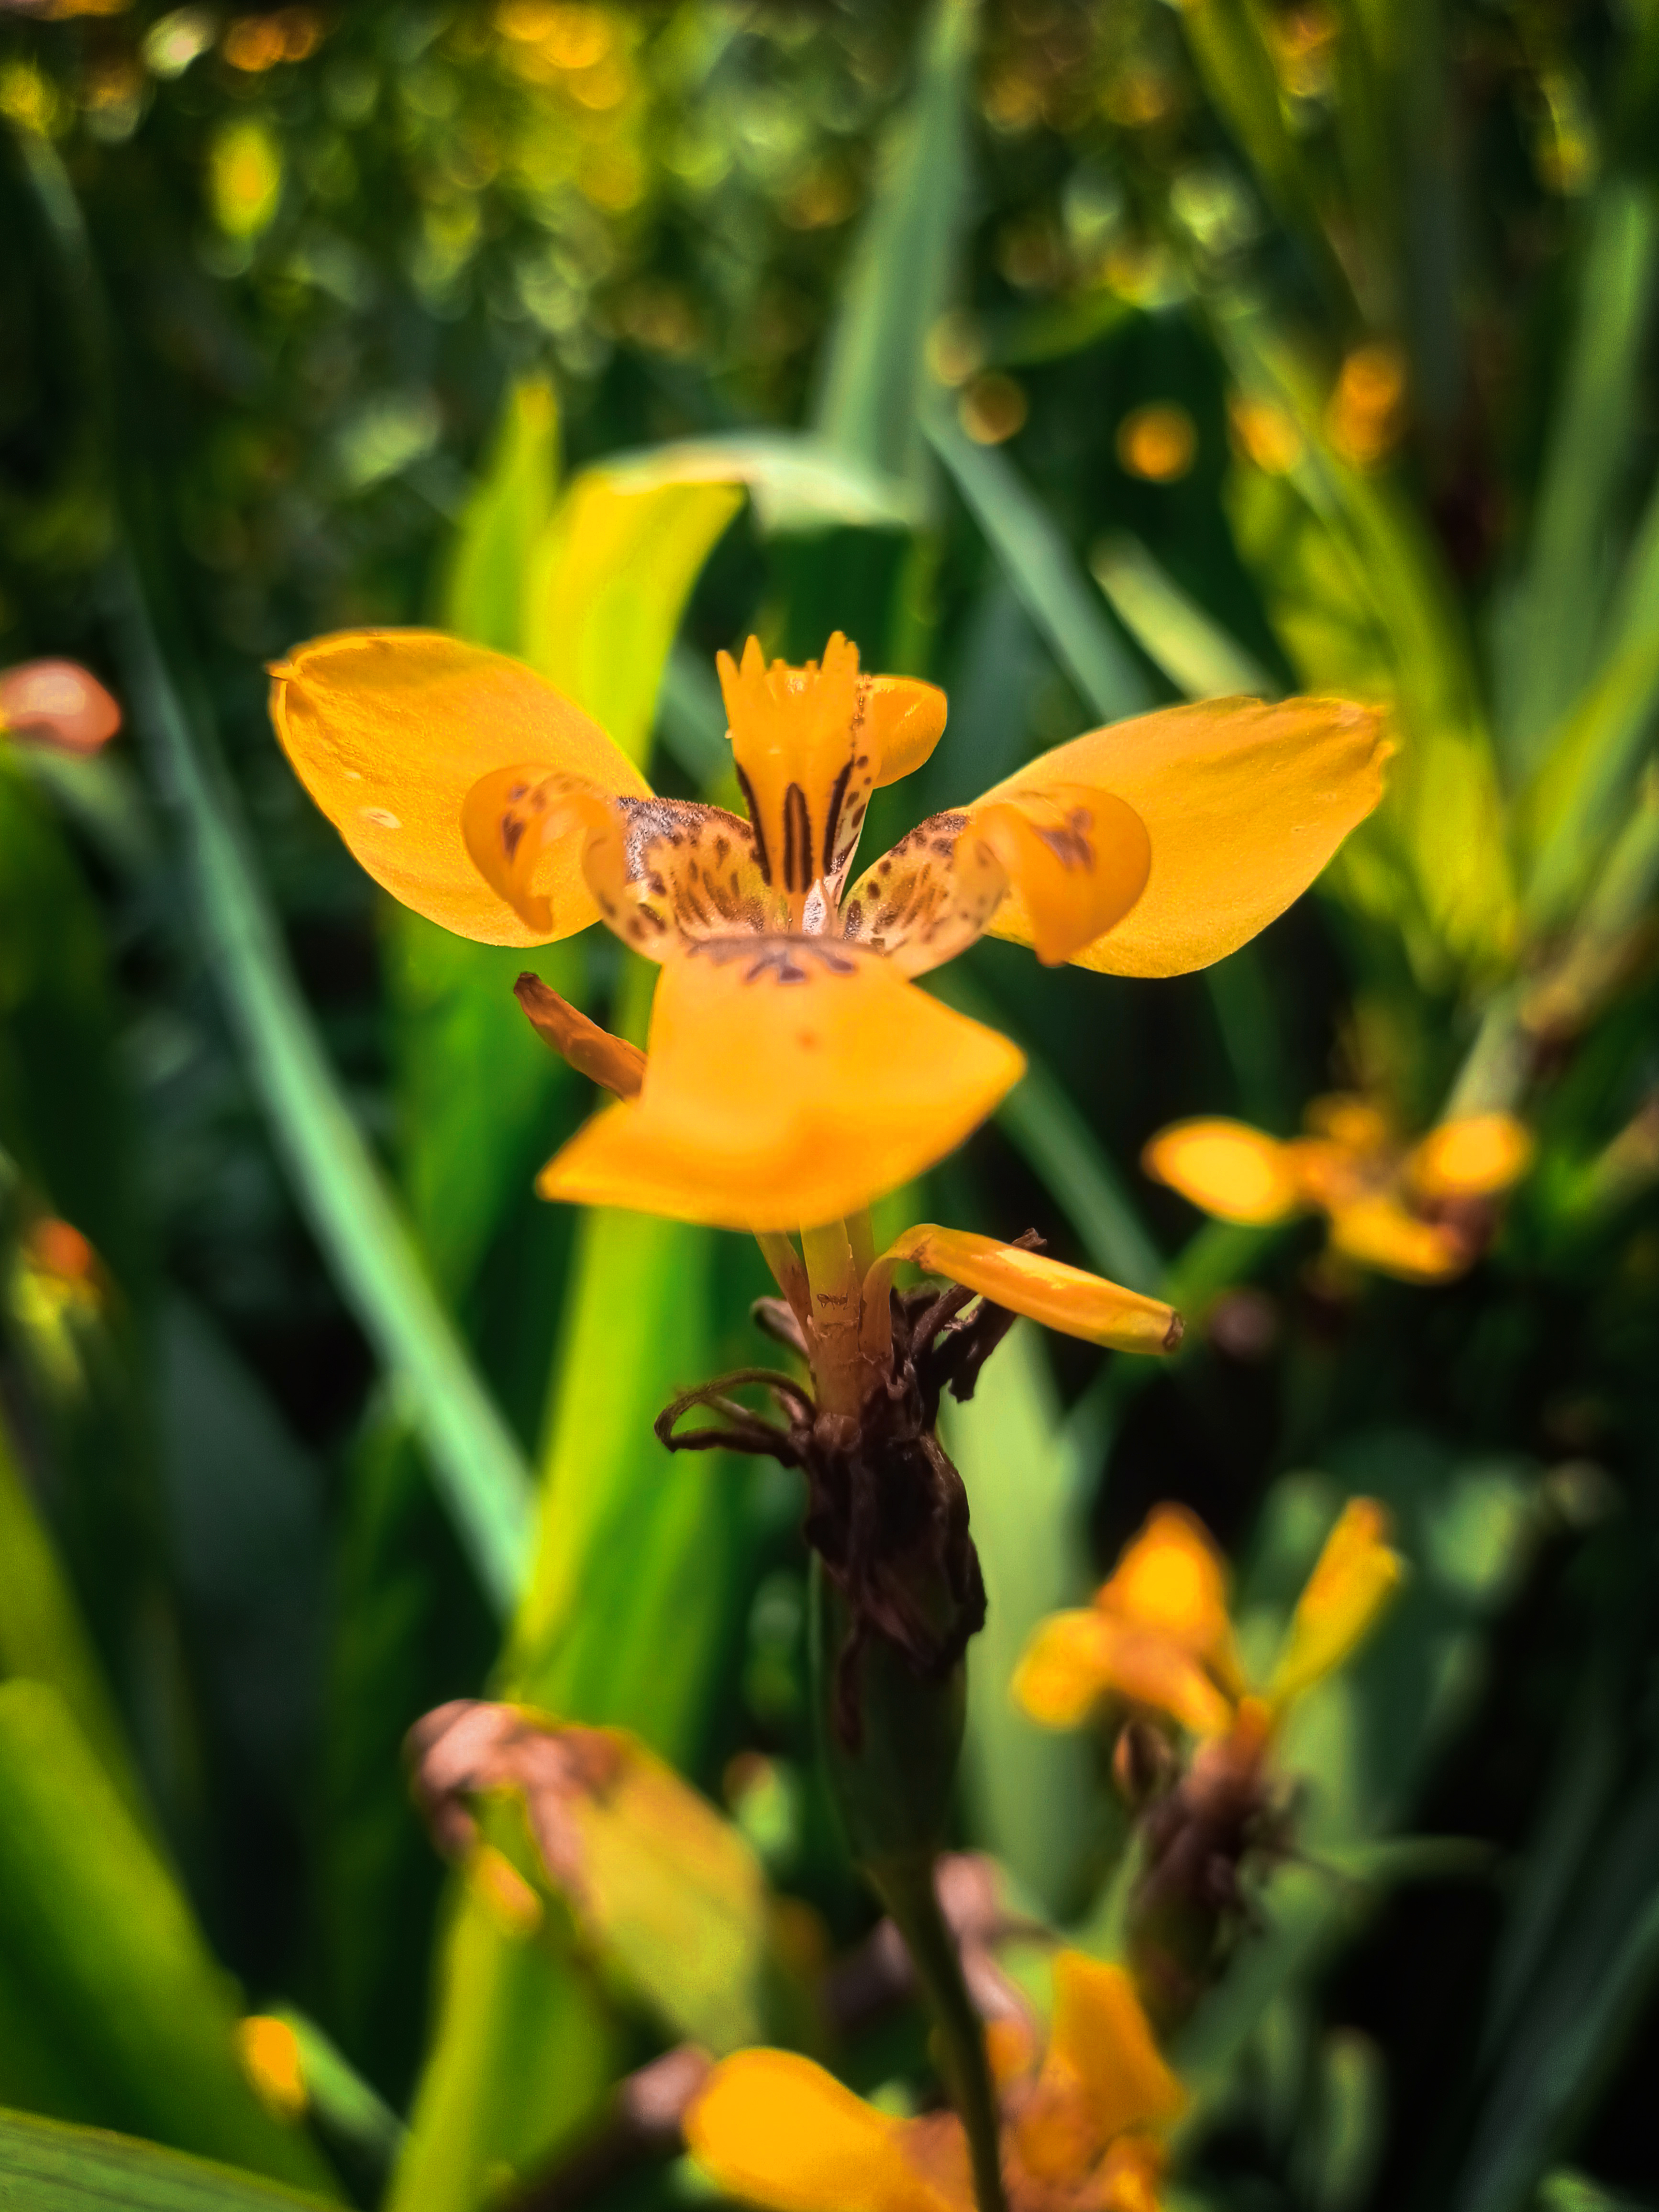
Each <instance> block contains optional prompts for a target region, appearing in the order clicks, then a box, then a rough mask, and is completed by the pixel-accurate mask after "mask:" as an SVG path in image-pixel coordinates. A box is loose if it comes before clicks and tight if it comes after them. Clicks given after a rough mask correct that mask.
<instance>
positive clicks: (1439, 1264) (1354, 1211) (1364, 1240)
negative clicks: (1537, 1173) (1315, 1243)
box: [1331, 1192, 1474, 1283]
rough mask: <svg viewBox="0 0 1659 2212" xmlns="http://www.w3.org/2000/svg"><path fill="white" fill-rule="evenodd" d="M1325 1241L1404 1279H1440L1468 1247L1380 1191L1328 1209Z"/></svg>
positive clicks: (1462, 1264)
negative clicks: (1328, 1215) (1329, 1219)
mask: <svg viewBox="0 0 1659 2212" xmlns="http://www.w3.org/2000/svg"><path fill="white" fill-rule="evenodd" d="M1331 1247H1332V1249H1333V1250H1334V1251H1337V1252H1340V1253H1341V1254H1342V1255H1343V1256H1344V1257H1345V1258H1346V1259H1349V1260H1357V1261H1358V1262H1359V1264H1360V1266H1361V1267H1372V1268H1375V1269H1376V1273H1378V1274H1380V1275H1397V1276H1398V1277H1399V1279H1400V1280H1401V1282H1404V1283H1444V1282H1449V1280H1450V1279H1451V1278H1452V1277H1453V1276H1454V1275H1461V1274H1462V1273H1463V1272H1464V1270H1465V1269H1466V1268H1467V1267H1468V1265H1469V1263H1470V1261H1472V1260H1473V1259H1474V1250H1473V1249H1472V1248H1471V1247H1470V1245H1469V1244H1468V1243H1467V1242H1466V1241H1465V1239H1464V1238H1462V1237H1460V1236H1458V1235H1457V1233H1456V1231H1455V1230H1452V1229H1449V1228H1448V1227H1447V1226H1446V1225H1444V1224H1443V1223H1442V1222H1437V1221H1423V1220H1419V1218H1418V1216H1417V1215H1416V1214H1414V1213H1412V1212H1407V1208H1406V1207H1405V1206H1401V1203H1400V1201H1399V1200H1398V1199H1395V1198H1392V1197H1390V1196H1389V1194H1387V1193H1386V1192H1383V1193H1380V1194H1376V1195H1374V1196H1371V1197H1368V1198H1360V1199H1356V1200H1353V1202H1352V1204H1347V1205H1341V1204H1339V1205H1336V1206H1334V1207H1333V1209H1332V1212H1331Z"/></svg>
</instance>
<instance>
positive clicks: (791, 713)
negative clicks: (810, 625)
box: [716, 630, 880, 924]
mask: <svg viewBox="0 0 1659 2212" xmlns="http://www.w3.org/2000/svg"><path fill="white" fill-rule="evenodd" d="M716 665H717V667H718V669H719V671H720V690H721V691H722V693H723V694H724V696H725V700H726V719H727V720H728V722H729V723H730V725H731V737H732V760H733V763H735V765H736V768H737V772H738V783H739V784H740V785H741V786H742V787H743V796H744V804H745V805H747V807H748V809H749V818H750V822H751V823H752V824H753V825H754V832H755V858H756V860H757V864H758V866H759V868H760V872H761V874H762V876H763V878H764V879H765V881H766V883H767V884H768V885H769V887H770V888H772V889H773V890H776V891H779V892H781V894H782V895H783V896H786V897H787V898H788V899H790V900H791V901H792V902H793V907H792V915H793V919H794V921H795V922H796V923H797V924H799V921H800V920H801V917H802V915H803V914H804V912H805V900H806V896H807V894H808V893H809V892H810V891H811V890H812V888H813V886H814V885H815V884H824V885H826V886H827V887H828V889H829V891H830V892H832V893H834V892H836V891H838V890H839V889H840V887H841V884H842V880H843V878H844V877H845V875H846V872H847V869H848V865H849V863H850V862H851V860H852V858H853V854H854V848H856V846H857V844H858V838H859V831H860V829H862V827H863V825H864V816H865V811H866V808H867V807H868V805H869V804H870V793H871V791H872V788H873V787H874V784H875V780H876V774H877V770H878V768H879V766H880V763H879V761H878V757H877V756H876V752H875V750H874V747H873V745H872V744H871V743H870V741H869V738H868V735H867V733H866V729H865V726H864V714H863V706H864V699H865V693H866V683H865V679H864V678H861V677H860V674H859V649H858V647H857V646H855V645H853V644H851V643H849V642H848V640H847V639H846V638H844V637H843V636H842V634H841V632H840V631H839V630H837V631H836V635H834V636H833V637H832V638H831V639H830V641H829V644H828V645H826V646H825V647H824V648H823V663H822V665H820V664H818V663H817V662H809V663H808V664H807V665H806V666H805V668H792V667H790V666H788V665H787V663H785V662H783V661H781V660H775V661H773V662H771V663H770V664H768V661H767V659H766V656H765V654H764V653H763V652H762V651H761V647H760V641H759V639H758V638H753V637H751V638H750V641H749V642H748V644H747V645H746V646H745V647H744V652H743V659H742V661H741V662H740V663H739V662H737V661H734V660H733V659H732V656H731V654H730V653H721V654H720V656H719V659H718V661H717V663H716Z"/></svg>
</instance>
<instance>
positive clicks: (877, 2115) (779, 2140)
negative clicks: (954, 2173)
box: [685, 2051, 965, 2212]
mask: <svg viewBox="0 0 1659 2212" xmlns="http://www.w3.org/2000/svg"><path fill="white" fill-rule="evenodd" d="M902 2136H903V2126H902V2122H900V2121H896V2120H892V2119H890V2118H888V2117H887V2116H886V2114H885V2113H883V2112H877V2111H876V2109H875V2107H874V2106H872V2105H866V2103H865V2101H864V2100H863V2099H862V2098H861V2097H855V2096H854V2093H853V2092H852V2091H851V2090H850V2089H848V2088H846V2087H843V2086H842V2083H841V2082H839V2081H836V2078H835V2076H834V2075H832V2074H828V2073H826V2072H825V2071H824V2069H823V2067H822V2066H817V2065H815V2064H814V2063H813V2062H812V2061H811V2059H810V2058H802V2057H799V2056H798V2055H797V2054H796V2053H795V2052H793V2051H738V2052H736V2053H735V2054H734V2055H733V2056H732V2057H730V2058H726V2059H722V2060H721V2062H720V2064H719V2065H718V2066H716V2067H715V2068H714V2071H713V2073H712V2074H711V2075H709V2077H708V2081H707V2083H706V2084H705V2086H704V2087H703V2088H702V2091H701V2093H699V2094H698V2096H697V2097H696V2100H695V2101H694V2102H693V2104H692V2106H691V2107H690V2111H689V2112H687V2113H686V2116H685V2141H686V2145H687V2148H689V2149H690V2153H691V2155H692V2157H693V2158H694V2159H695V2160H696V2162H697V2164H698V2165H699V2166H701V2167H702V2171H703V2172H705V2173H706V2174H707V2175H708V2177H709V2179H711V2180H712V2181H713V2182H714V2183H715V2184H716V2185H717V2186H718V2187H719V2188H720V2190H721V2191H724V2192H725V2193H726V2194H727V2195H728V2196H732V2197H737V2198H738V2199H739V2200H741V2201H742V2202H743V2203H749V2204H764V2205H770V2206H774V2207H775V2208H776V2212H965V2208H963V2207H962V2206H960V2205H958V2204H957V2203H954V2202H953V2200H952V2198H951V2197H948V2196H946V2195H945V2194H944V2193H943V2192H942V2191H940V2190H939V2188H938V2187H937V2186H936V2185H933V2183H932V2182H931V2181H929V2180H928V2179H927V2178H926V2177H925V2176H923V2175H922V2174H921V2173H918V2172H916V2170H915V2167H914V2166H912V2165H911V2164H910V2163H909V2161H908V2160H907V2159H906V2157H905V2155H904V2151H903V2148H902Z"/></svg>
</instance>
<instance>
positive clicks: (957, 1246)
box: [882, 1221, 1181, 1352]
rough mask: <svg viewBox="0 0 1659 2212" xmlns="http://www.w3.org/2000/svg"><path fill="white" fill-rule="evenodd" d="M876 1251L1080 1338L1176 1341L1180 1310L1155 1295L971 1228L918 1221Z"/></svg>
mask: <svg viewBox="0 0 1659 2212" xmlns="http://www.w3.org/2000/svg"><path fill="white" fill-rule="evenodd" d="M882 1257H883V1259H884V1260H886V1261H895V1260H910V1261H914V1262H915V1265H916V1266H917V1267H920V1268H921V1269H922V1270H923V1271H924V1273H927V1274H930V1275H944V1276H945V1277H946V1278H948V1279H949V1280H950V1281H951V1282H953V1283H963V1284H965V1285H967V1287H968V1288H969V1290H970V1291H980V1292H981V1295H982V1296H984V1297H987V1298H989V1299H990V1300H991V1302H992V1304H994V1305H1000V1306H1007V1307H1009V1308H1010V1309H1011V1310H1012V1311H1013V1312H1015V1313H1019V1314H1025V1315H1027V1316H1029V1317H1030V1319H1031V1320H1032V1321H1040V1322H1042V1323H1043V1324H1044V1325H1045V1326H1046V1327H1047V1328H1056V1329H1058V1330H1060V1333H1061V1334H1062V1335H1065V1336H1080V1337H1082V1338H1083V1340H1085V1343H1088V1344H1104V1345H1109V1346H1112V1347H1113V1349H1114V1350H1115V1351H1118V1352H1173V1351H1174V1350H1175V1347H1176V1345H1178V1344H1179V1343H1180V1341H1181V1316H1180V1315H1179V1314H1178V1313H1177V1312H1176V1310H1175V1308H1174V1307H1173V1306H1166V1305H1165V1304H1164V1303H1163V1302H1162V1300H1161V1299H1158V1298H1147V1297H1142V1296H1141V1294H1140V1293H1139V1291H1126V1290H1124V1289H1123V1288H1121V1285H1118V1284H1116V1283H1109V1282H1108V1281H1107V1280H1106V1279H1105V1278H1104V1277H1103V1276H1102V1275H1091V1274H1086V1273H1085V1272H1084V1270H1083V1269H1082V1268H1081V1267H1066V1265H1065V1264H1064V1262H1063V1261H1059V1260H1050V1259H1048V1257H1046V1255H1044V1254H1042V1253H1041V1252H1026V1251H1023V1250H1022V1249H1020V1247H1019V1246H1018V1245H1017V1244H1002V1243H999V1242H998V1241H997V1239H996V1238H995V1237H978V1236H975V1234H974V1233H973V1231H971V1230H967V1229H939V1228H936V1227H935V1226H934V1225H933V1223H932V1222H930V1221H923V1222H919V1223H918V1224H917V1225H916V1226H915V1228H914V1229H907V1230H906V1231H905V1232H904V1234H903V1235H902V1237H900V1238H899V1239H898V1241H897V1242H896V1243H894V1244H893V1245H891V1246H890V1247H889V1249H888V1250H887V1251H886V1252H885V1253H884V1254H883V1255H882Z"/></svg>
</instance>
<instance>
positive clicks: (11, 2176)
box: [0, 2112, 327, 2212]
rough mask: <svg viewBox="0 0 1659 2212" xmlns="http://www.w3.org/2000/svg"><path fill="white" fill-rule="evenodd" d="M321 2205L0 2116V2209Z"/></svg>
mask: <svg viewBox="0 0 1659 2212" xmlns="http://www.w3.org/2000/svg"><path fill="white" fill-rule="evenodd" d="M326 2201H327V2200H326V2199H325V2198H322V2197H311V2196H302V2195H301V2193H300V2192H299V2191H296V2190H292V2189H283V2188H279V2187H278V2186H277V2185H276V2184H275V2183H273V2182H269V2181H258V2180H255V2179H253V2177H252V2175H250V2174H247V2173H243V2172H239V2171H238V2170H237V2169H236V2168H235V2167H234V2166H221V2165H216V2164H214V2163H213V2162H211V2161H210V2160H207V2159H203V2158H189V2157H186V2156H185V2155H183V2154H181V2153H179V2152H178V2151H174V2150H161V2149H160V2148H158V2147H157V2146H156V2145H155V2143H149V2142H136V2141H135V2140H134V2139H133V2138H132V2137H131V2136H118V2135H110V2134H107V2133H106V2131H105V2130H103V2129H101V2128H82V2127H70V2126H66V2125H65V2124H64V2122H62V2121H61V2120H42V2119H37V2118H34V2117H33V2116H32V2115H29V2114H26V2113H22V2112H0V2203H4V2204H6V2205H7V2206H9V2207H14V2206H15V2208H16V2212H107V2208H108V2207H110V2206H111V2205H122V2206H124V2207H126V2208H128V2212H316V2208H318V2207H319V2206H320V2205H321V2204H323V2203H325V2202H326Z"/></svg>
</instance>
